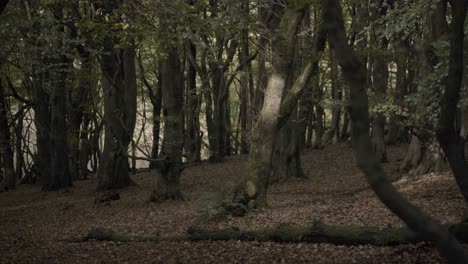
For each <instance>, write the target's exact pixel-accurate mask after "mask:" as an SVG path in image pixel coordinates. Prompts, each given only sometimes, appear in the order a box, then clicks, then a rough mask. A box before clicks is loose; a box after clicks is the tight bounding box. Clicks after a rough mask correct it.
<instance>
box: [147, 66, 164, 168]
mask: <svg viewBox="0 0 468 264" xmlns="http://www.w3.org/2000/svg"><path fill="white" fill-rule="evenodd" d="M161 68H162V64H161V63H160V64H159V69H158V76H157V79H158V80H157V83H156V92H154V93H153V92H151V95H150V96H154V97H153V100H151V104H152V106H153V116H152V117H153V144H152V146H151V158H152V159H157V158H158V157H159V139H160V131H161V109H162V72H161ZM147 88H148V89H151V87H147ZM156 168H157V164H156V163H155V162H154V161H151V162H150V169H156Z"/></svg>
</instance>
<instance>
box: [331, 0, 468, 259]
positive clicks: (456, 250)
mask: <svg viewBox="0 0 468 264" xmlns="http://www.w3.org/2000/svg"><path fill="white" fill-rule="evenodd" d="M322 8H323V9H324V13H323V21H324V23H326V25H327V28H328V35H329V41H330V42H331V43H332V46H333V47H334V48H335V50H336V52H337V59H338V62H339V64H340V66H341V69H342V72H343V76H344V78H345V79H346V81H347V82H348V83H349V87H350V107H351V112H350V113H351V121H352V140H353V146H354V147H355V155H356V159H357V163H358V166H359V167H360V169H361V170H362V171H363V172H364V174H365V175H366V178H367V180H368V182H369V184H370V186H371V187H372V189H373V190H374V192H375V193H376V195H377V196H378V197H379V199H380V200H381V201H382V202H383V203H384V204H385V205H386V206H387V207H388V208H389V209H390V210H391V211H392V212H393V213H395V214H396V215H397V216H398V217H400V218H401V219H402V220H403V221H404V222H405V223H406V224H407V225H408V226H409V228H411V229H412V230H414V231H415V232H416V233H417V234H418V235H420V236H421V237H423V238H424V239H427V240H429V241H431V242H433V243H434V244H435V246H436V247H437V249H438V250H439V252H440V254H441V255H442V256H443V257H444V258H446V260H447V261H448V262H449V263H468V256H467V254H466V252H465V249H464V248H463V247H462V246H461V244H460V243H459V242H458V241H457V240H456V238H455V237H454V236H453V235H452V234H451V233H450V232H449V231H448V229H447V228H446V227H444V226H442V225H440V224H439V223H438V222H437V221H435V220H434V219H432V218H431V217H430V216H429V215H427V214H425V213H424V212H422V211H421V210H420V209H419V208H417V207H415V206H414V205H412V204H411V203H410V202H409V201H408V200H407V199H406V198H404V197H403V196H402V195H401V194H400V193H399V192H398V191H397V190H396V188H395V187H394V186H393V185H392V184H391V183H390V182H389V180H388V178H387V176H386V175H385V173H384V171H383V168H382V166H381V164H380V163H379V160H378V159H377V157H376V156H375V154H374V152H373V150H372V145H371V140H370V137H369V104H368V98H367V84H366V83H367V81H366V74H365V69H364V65H363V63H362V61H361V60H360V59H359V58H358V57H357V56H356V55H355V54H354V51H353V50H352V49H351V47H350V46H349V44H348V38H347V36H346V31H345V27H344V20H343V12H342V9H341V5H340V2H339V1H338V0H322Z"/></svg>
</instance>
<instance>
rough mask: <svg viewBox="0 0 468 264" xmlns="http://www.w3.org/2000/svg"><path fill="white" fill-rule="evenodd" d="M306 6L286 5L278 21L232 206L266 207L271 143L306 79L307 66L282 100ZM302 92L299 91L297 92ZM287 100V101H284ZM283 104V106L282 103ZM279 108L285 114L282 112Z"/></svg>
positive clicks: (272, 143) (309, 69) (308, 70)
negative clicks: (262, 94) (260, 102)
mask: <svg viewBox="0 0 468 264" xmlns="http://www.w3.org/2000/svg"><path fill="white" fill-rule="evenodd" d="M306 8H308V6H307V4H304V3H302V4H300V3H298V2H296V1H292V2H291V3H288V5H287V7H286V11H285V14H284V15H283V17H282V19H281V23H280V26H279V30H278V33H277V36H276V38H275V41H274V42H273V54H274V56H273V64H272V66H273V73H272V75H271V76H270V78H269V80H268V85H267V88H266V90H265V99H264V102H263V108H262V110H261V112H260V115H259V118H258V121H257V123H256V125H255V127H254V129H253V131H252V135H251V145H250V152H249V161H248V164H247V168H246V170H245V172H244V173H245V175H244V176H243V179H242V180H241V182H240V184H239V185H238V187H237V190H236V194H235V197H234V202H235V203H240V204H244V205H246V206H248V207H249V208H262V207H266V206H267V199H266V195H267V186H268V183H269V177H270V174H271V162H272V155H273V150H274V141H275V138H276V135H277V133H278V130H279V128H281V126H282V125H281V124H284V122H285V121H286V120H287V119H288V118H289V115H286V116H285V115H282V113H286V112H287V113H291V112H292V111H293V109H294V108H295V107H296V105H297V100H298V99H299V98H298V95H299V96H300V94H301V93H298V94H294V92H295V91H297V90H298V89H299V90H301V89H303V88H304V85H305V83H307V81H308V80H309V78H310V74H311V66H310V65H309V67H306V71H305V72H306V74H305V75H306V76H305V77H304V74H301V77H303V78H301V77H300V78H299V79H300V80H299V81H298V82H296V84H295V85H294V87H293V88H292V89H291V92H290V93H288V95H293V96H292V98H287V97H286V98H285V99H284V101H283V100H282V97H283V93H284V89H285V87H286V80H287V78H288V72H289V68H290V65H291V63H292V60H293V57H294V53H295V50H294V48H295V42H296V39H297V31H298V29H299V26H300V24H301V21H302V19H303V17H304V14H305V11H306ZM301 92H302V90H301ZM286 99H288V100H286ZM282 101H283V103H282ZM282 108H285V109H287V111H286V110H285V111H282Z"/></svg>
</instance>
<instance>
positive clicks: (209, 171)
mask: <svg viewBox="0 0 468 264" xmlns="http://www.w3.org/2000/svg"><path fill="white" fill-rule="evenodd" d="M405 151H406V147H405V146H400V147H392V148H390V149H389V160H390V162H389V163H387V164H386V165H385V169H386V171H387V173H388V175H389V177H393V178H400V177H399V175H398V174H399V173H398V167H399V164H400V162H401V159H402V158H403V155H404V154H405ZM244 162H245V158H242V157H234V158H230V159H229V160H227V161H225V162H223V163H219V164H202V165H199V166H196V167H191V168H188V169H186V170H185V171H184V174H183V176H182V183H181V184H182V191H183V193H184V196H185V201H177V202H166V203H161V204H148V203H145V202H146V200H147V199H148V197H149V194H150V191H151V174H152V173H154V172H144V173H139V174H136V175H133V176H132V178H133V179H134V180H135V182H136V183H137V184H138V185H137V186H133V187H130V188H128V189H126V190H123V191H121V192H120V194H121V199H120V200H118V201H113V202H112V203H111V206H99V207H96V206H95V205H94V199H95V192H94V190H95V186H96V180H95V179H94V180H89V181H82V182H76V183H75V187H74V188H73V189H70V190H68V191H60V192H41V190H40V187H38V186H20V187H19V189H18V190H17V191H15V192H8V193H1V194H0V263H440V262H441V259H440V257H439V255H438V253H437V252H436V251H435V249H434V248H433V247H432V246H430V245H428V244H424V243H422V244H416V245H405V246H393V247H377V246H335V245H330V244H306V243H296V244H287V243H273V242H262V243H260V242H240V241H227V242H210V241H205V242H161V243H138V242H133V243H117V242H98V241H89V242H85V243H70V242H66V241H65V239H67V238H70V237H76V236H83V235H85V234H86V233H87V232H88V231H89V230H90V229H92V228H94V227H99V228H107V229H112V230H115V231H117V232H120V233H124V234H129V235H141V236H147V235H167V234H182V233H184V232H185V231H186V230H187V229H188V228H189V227H191V226H201V227H203V228H211V229H218V228H224V227H231V226H235V227H238V228H241V229H258V228H262V227H273V226H277V225H278V224H281V223H292V224H296V225H298V226H308V225H311V224H312V223H313V222H314V221H321V222H323V223H325V224H330V225H331V224H340V225H359V226H379V227H388V226H401V225H402V223H401V221H400V220H399V219H398V218H396V217H395V216H393V215H392V214H391V213H390V212H389V211H388V210H387V209H386V208H385V207H384V206H383V205H382V203H381V202H380V201H378V199H377V198H376V197H375V195H374V194H373V193H372V191H371V190H370V189H369V188H368V185H367V183H366V182H365V180H364V177H363V175H362V174H361V173H360V172H359V170H358V169H357V167H356V166H355V164H354V158H353V153H352V151H351V149H350V148H349V147H347V146H344V145H342V146H329V147H327V148H325V149H324V150H310V151H307V152H306V153H305V155H304V157H303V167H304V170H305V173H306V174H307V175H308V176H309V178H310V179H291V180H290V181H288V182H286V183H282V184H276V185H274V186H272V187H271V189H270V192H269V205H270V207H269V208H268V209H266V210H261V211H258V212H256V213H255V214H252V215H248V216H247V217H244V218H235V217H229V218H227V219H225V220H223V221H219V222H210V223H200V222H199V219H200V216H201V215H202V214H203V210H202V209H201V208H202V207H203V202H200V201H203V199H204V197H208V196H210V195H212V193H213V192H217V191H219V190H222V189H225V188H227V187H228V186H229V185H230V183H232V182H235V181H236V180H237V179H239V178H240V177H241V175H242V168H243V167H244ZM395 186H397V188H398V189H399V190H400V191H402V192H403V193H404V195H406V196H407V197H408V198H409V199H410V200H411V201H412V202H414V203H415V204H417V205H418V206H419V207H420V208H422V209H423V210H425V211H426V212H427V213H429V214H430V215H432V216H433V217H435V218H437V219H438V220H440V221H442V222H444V223H454V222H459V221H460V220H461V218H462V215H463V212H464V210H466V208H465V205H464V202H463V198H462V196H461V194H460V193H459V191H458V189H457V187H456V184H455V182H454V180H453V177H452V176H451V174H449V173H442V174H429V175H423V176H418V177H403V178H401V179H399V180H398V181H396V182H395ZM201 204H202V205H201Z"/></svg>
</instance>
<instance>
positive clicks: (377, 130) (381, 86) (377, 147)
mask: <svg viewBox="0 0 468 264" xmlns="http://www.w3.org/2000/svg"><path fill="white" fill-rule="evenodd" d="M373 9H377V10H375V12H374V13H375V15H374V16H375V17H383V16H385V15H386V13H387V10H386V6H384V5H383V0H380V1H378V3H377V4H376V7H375V8H373ZM371 39H372V42H374V43H375V42H376V44H375V48H377V49H379V50H381V51H386V50H388V41H387V39H386V38H385V37H384V38H383V39H379V40H377V39H375V37H372V38H371ZM372 63H373V66H372V75H373V76H372V80H373V88H374V95H375V99H376V102H377V104H383V103H385V102H386V99H387V98H386V96H387V86H388V65H387V62H386V61H385V60H384V59H383V58H379V57H374V58H373V59H372ZM372 146H373V148H374V152H375V154H376V155H377V158H378V159H379V160H380V162H387V148H386V145H385V116H384V113H382V112H380V111H379V112H377V113H376V115H375V116H374V118H373V120H372Z"/></svg>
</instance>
